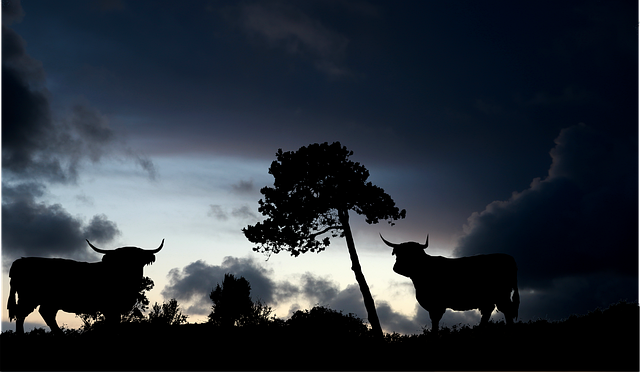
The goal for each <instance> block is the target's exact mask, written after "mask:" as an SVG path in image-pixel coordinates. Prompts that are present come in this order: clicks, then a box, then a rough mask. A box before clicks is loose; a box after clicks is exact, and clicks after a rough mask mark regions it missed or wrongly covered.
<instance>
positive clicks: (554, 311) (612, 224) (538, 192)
mask: <svg viewBox="0 0 640 372" xmlns="http://www.w3.org/2000/svg"><path fill="white" fill-rule="evenodd" d="M555 143H556V146H555V147H554V148H553V149H552V150H551V152H550V154H551V158H552V164H551V167H550V169H549V174H548V176H547V177H546V178H544V179H540V178H536V179H534V180H533V182H532V183H531V186H530V187H529V188H528V189H526V190H524V191H522V192H517V193H514V194H513V195H512V197H511V198H510V199H508V200H506V201H495V202H492V203H491V204H489V205H488V206H487V207H486V208H485V210H484V211H482V212H479V213H478V212H476V213H473V214H472V215H471V217H469V219H468V223H467V225H466V226H465V227H464V235H463V236H462V237H460V239H459V241H458V246H457V248H456V250H455V252H454V254H455V255H456V256H468V255H473V254H481V253H491V252H503V253H508V254H511V255H512V256H514V257H515V258H516V261H517V262H518V268H519V271H518V281H519V287H520V289H521V291H523V292H524V293H523V297H522V299H523V300H522V303H521V312H520V314H521V316H524V315H528V316H532V317H533V316H535V315H536V314H538V315H539V316H544V315H545V314H546V315H548V316H550V317H553V318H562V317H566V316H568V315H570V314H571V313H572V312H580V313H586V312H587V311H588V310H593V309H594V308H595V307H596V306H601V307H603V306H608V305H609V304H610V303H613V302H616V301H618V300H620V299H622V298H627V299H629V300H636V299H637V293H638V283H637V278H638V209H637V206H638V195H637V180H638V179H637V176H638V173H637V153H635V151H634V150H633V146H627V145H626V144H624V143H620V142H616V141H614V140H613V139H611V138H610V137H609V136H607V135H605V134H604V133H599V132H596V131H595V130H593V129H592V128H590V127H588V126H586V125H584V124H581V125H576V126H572V127H569V128H566V129H563V130H562V131H561V132H560V135H559V136H558V138H556V140H555ZM605 278H606V280H604V279H605ZM528 301H530V302H528ZM542 305H543V306H545V307H546V310H545V308H543V307H542ZM534 310H535V311H534Z"/></svg>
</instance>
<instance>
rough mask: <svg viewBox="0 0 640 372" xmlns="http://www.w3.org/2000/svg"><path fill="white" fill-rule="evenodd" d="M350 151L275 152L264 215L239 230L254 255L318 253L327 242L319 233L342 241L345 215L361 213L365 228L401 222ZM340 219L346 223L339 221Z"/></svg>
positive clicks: (333, 147)
mask: <svg viewBox="0 0 640 372" xmlns="http://www.w3.org/2000/svg"><path fill="white" fill-rule="evenodd" d="M351 155H353V151H349V150H347V148H346V147H343V146H342V145H341V144H340V142H334V143H332V144H328V143H326V142H325V143H322V144H317V143H316V144H311V145H309V146H307V147H301V148H300V149H299V150H298V151H296V152H292V151H288V152H283V151H282V149H279V150H278V152H277V153H276V159H277V160H275V161H273V162H272V163H271V167H270V168H269V174H272V175H273V176H274V178H275V181H274V186H273V187H264V188H262V189H261V190H260V192H261V193H262V194H263V195H264V200H263V199H260V201H259V202H258V203H259V205H260V206H259V208H258V211H259V212H261V213H262V214H263V215H264V216H266V217H267V219H265V220H264V221H262V222H258V223H257V224H256V225H254V226H247V227H246V228H244V229H243V232H244V233H245V236H246V237H247V239H249V240H250V241H251V242H253V243H256V244H258V246H256V247H254V250H255V251H258V252H263V253H265V252H269V253H278V252H280V251H281V250H285V251H288V252H290V253H291V255H293V256H298V255H299V254H300V253H306V252H308V251H311V252H321V251H323V250H324V249H326V248H327V247H328V246H329V244H330V240H329V237H328V236H326V237H324V238H323V239H321V240H318V239H316V238H318V237H319V236H320V235H323V234H325V233H331V236H333V237H337V236H341V237H344V229H345V226H344V224H345V221H348V211H350V210H351V211H354V212H356V213H357V214H360V215H364V217H365V221H366V222H367V223H369V224H374V223H378V222H379V221H380V220H387V222H388V223H389V224H391V225H393V224H394V223H393V221H394V220H397V219H400V218H404V217H405V213H406V212H405V210H404V209H403V210H402V211H400V210H399V209H398V208H397V207H396V205H395V202H394V201H393V199H391V197H390V196H389V195H388V194H386V193H385V192H384V190H383V189H382V188H380V187H378V186H375V185H373V184H372V183H371V182H367V179H368V178H369V171H368V170H367V169H366V168H365V167H364V166H363V165H361V164H360V163H358V162H353V161H351V160H349V157H350V156H351ZM345 217H346V220H345Z"/></svg>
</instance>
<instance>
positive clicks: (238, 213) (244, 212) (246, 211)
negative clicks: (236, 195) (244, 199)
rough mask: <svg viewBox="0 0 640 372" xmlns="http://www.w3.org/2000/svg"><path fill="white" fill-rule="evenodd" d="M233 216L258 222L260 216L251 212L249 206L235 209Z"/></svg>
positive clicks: (232, 212)
mask: <svg viewBox="0 0 640 372" xmlns="http://www.w3.org/2000/svg"><path fill="white" fill-rule="evenodd" d="M231 215H232V216H233V217H236V218H240V219H251V220H256V219H258V216H257V215H256V214H255V213H253V212H252V211H251V209H250V208H249V206H248V205H243V206H242V207H240V208H235V209H233V210H232V211H231Z"/></svg>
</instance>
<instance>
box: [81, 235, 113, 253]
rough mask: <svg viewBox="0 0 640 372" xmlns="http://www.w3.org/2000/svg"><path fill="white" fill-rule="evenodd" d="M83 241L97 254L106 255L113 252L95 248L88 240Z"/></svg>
mask: <svg viewBox="0 0 640 372" xmlns="http://www.w3.org/2000/svg"><path fill="white" fill-rule="evenodd" d="M85 240H86V241H87V243H89V247H91V248H92V249H93V250H94V251H96V252H98V253H102V254H107V253H109V252H113V251H112V250H106V249H100V248H97V247H96V246H95V245H93V244H91V242H90V241H89V240H88V239H85Z"/></svg>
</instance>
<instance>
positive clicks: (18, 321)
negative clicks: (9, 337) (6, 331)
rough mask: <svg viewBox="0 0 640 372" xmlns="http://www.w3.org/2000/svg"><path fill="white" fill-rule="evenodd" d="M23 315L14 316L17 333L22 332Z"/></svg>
mask: <svg viewBox="0 0 640 372" xmlns="http://www.w3.org/2000/svg"><path fill="white" fill-rule="evenodd" d="M24 319H25V317H24V316H20V315H18V316H17V317H16V333H17V334H19V335H22V334H24Z"/></svg>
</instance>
